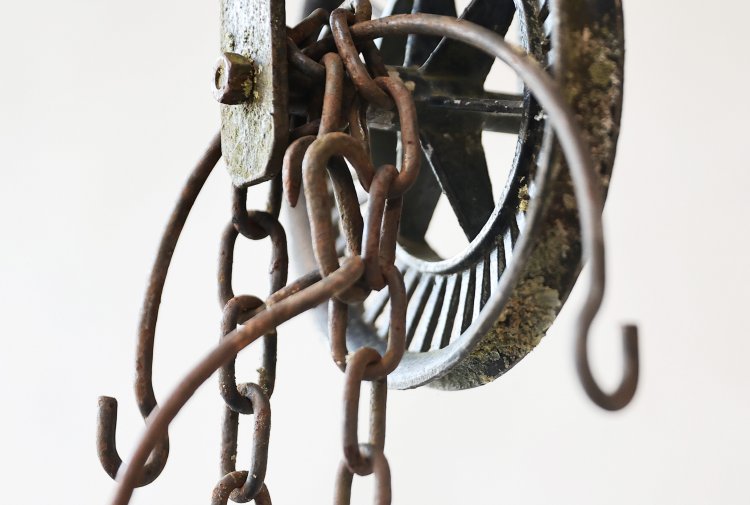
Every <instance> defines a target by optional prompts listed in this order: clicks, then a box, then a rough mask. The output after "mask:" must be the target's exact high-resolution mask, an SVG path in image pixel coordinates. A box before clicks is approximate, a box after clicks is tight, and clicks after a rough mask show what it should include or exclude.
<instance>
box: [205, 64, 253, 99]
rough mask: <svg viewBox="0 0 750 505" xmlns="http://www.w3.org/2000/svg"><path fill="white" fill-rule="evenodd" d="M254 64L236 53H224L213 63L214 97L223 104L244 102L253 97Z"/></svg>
mask: <svg viewBox="0 0 750 505" xmlns="http://www.w3.org/2000/svg"><path fill="white" fill-rule="evenodd" d="M254 78H255V65H254V64H253V60H251V59H250V58H247V57H245V56H242V55H241V54H237V53H224V54H223V55H222V56H221V57H220V58H219V59H218V60H217V61H216V65H214V86H213V92H214V98H216V100H218V101H219V102H221V103H223V104H225V105H237V104H241V103H245V102H247V101H249V100H250V99H252V97H253V83H254V82H253V81H254Z"/></svg>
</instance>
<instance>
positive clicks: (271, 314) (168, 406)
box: [111, 256, 365, 505]
mask: <svg viewBox="0 0 750 505" xmlns="http://www.w3.org/2000/svg"><path fill="white" fill-rule="evenodd" d="M364 268H365V267H364V262H363V261H362V258H360V257H359V256H353V257H350V258H347V259H346V260H344V261H343V262H342V264H341V267H340V268H339V269H338V270H336V271H335V272H333V273H331V274H330V275H328V276H326V277H325V278H323V279H321V280H319V281H317V282H316V283H314V284H311V285H307V283H308V282H309V281H310V280H312V279H314V278H315V276H314V275H306V276H305V277H303V278H301V279H300V281H301V283H302V285H306V286H307V287H304V288H302V289H301V290H297V289H288V290H287V289H284V290H280V291H279V292H277V293H276V299H275V300H276V301H275V302H274V303H273V304H271V303H269V302H267V303H266V307H267V309H266V310H264V311H263V312H261V313H259V314H258V315H257V316H255V317H254V318H253V319H251V320H249V321H248V322H247V323H246V324H245V325H244V326H243V327H241V328H238V329H237V330H235V331H233V332H232V333H229V334H228V335H226V336H225V337H224V339H222V341H221V342H220V343H219V345H217V346H216V347H214V348H213V350H211V352H209V353H208V354H207V355H206V356H204V357H203V358H202V359H201V360H200V361H199V362H198V364H197V365H195V367H193V368H192V369H191V370H190V372H188V374H187V375H186V376H185V377H184V378H183V379H182V380H181V381H180V382H179V383H178V384H177V387H176V388H175V389H174V391H173V392H172V394H170V395H169V396H168V397H167V399H166V400H165V401H164V402H163V403H162V405H161V406H160V407H159V409H157V410H156V411H155V412H154V415H153V416H151V418H150V419H149V423H148V426H147V427H146V431H145V432H144V434H143V437H142V438H141V440H140V441H139V443H138V445H137V446H136V448H135V451H134V452H133V457H132V460H131V462H130V464H129V465H128V466H127V467H126V469H125V472H124V473H123V475H122V478H121V479H120V480H119V486H118V487H117V490H116V492H115V496H114V497H113V499H112V502H111V503H112V505H125V504H127V503H128V502H129V501H130V497H131V496H132V495H133V490H134V489H135V488H136V487H137V486H136V484H137V481H138V477H139V475H140V474H141V471H142V469H143V465H144V463H145V462H146V459H147V458H148V456H149V454H150V453H151V450H152V448H153V447H154V446H155V445H156V444H157V443H158V442H159V440H160V439H161V438H162V437H163V436H164V435H165V434H166V432H167V428H168V427H169V424H170V423H171V422H172V420H173V419H174V418H175V416H177V414H178V413H179V412H180V410H181V409H182V407H183V406H184V405H185V404H186V403H187V401H188V400H189V399H190V398H191V397H192V396H193V394H194V393H195V392H196V391H197V390H198V388H199V387H200V386H201V385H202V384H203V383H204V382H206V380H208V378H209V377H211V375H212V374H213V373H214V372H215V371H216V370H218V369H219V367H221V366H222V365H223V364H225V363H227V362H228V361H229V360H230V359H232V358H233V357H234V356H235V355H236V354H237V353H239V352H240V351H241V350H242V349H244V348H245V347H247V346H248V345H250V344H251V343H253V342H254V341H256V340H257V339H258V338H260V337H261V336H262V335H263V334H265V333H268V332H269V331H270V330H272V329H273V328H275V327H277V326H279V325H280V324H281V323H283V322H285V321H288V320H289V319H291V318H293V317H295V316H298V315H299V314H301V313H303V312H305V311H307V310H310V309H312V308H313V307H316V306H318V305H320V304H321V303H323V302H325V301H327V300H328V299H329V298H331V297H332V296H335V295H338V294H339V293H342V292H344V291H346V290H347V289H349V288H350V287H351V286H352V285H353V284H354V283H355V282H357V281H358V280H359V278H360V277H362V274H363V272H364ZM280 293H283V294H284V295H288V297H287V298H285V299H279V294H280Z"/></svg>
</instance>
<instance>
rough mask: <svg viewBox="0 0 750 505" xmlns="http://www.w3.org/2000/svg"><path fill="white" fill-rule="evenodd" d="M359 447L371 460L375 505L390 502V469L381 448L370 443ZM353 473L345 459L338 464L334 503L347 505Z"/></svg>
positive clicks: (350, 495)
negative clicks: (374, 480)
mask: <svg viewBox="0 0 750 505" xmlns="http://www.w3.org/2000/svg"><path fill="white" fill-rule="evenodd" d="M360 449H361V451H362V452H363V453H365V454H366V455H367V456H368V459H369V460H370V461H371V467H372V473H373V474H374V475H375V479H376V483H377V485H376V486H375V497H374V502H375V505H390V503H391V469H390V467H389V466H388V460H387V459H386V458H385V454H383V451H382V450H378V449H377V448H374V447H372V446H371V445H370V444H362V445H361V446H360ZM353 480H354V474H353V472H352V471H351V470H350V469H349V467H348V466H347V464H346V461H342V462H341V464H340V465H339V471H338V474H337V475H336V489H335V491H334V493H335V494H334V498H333V503H334V505H349V503H350V502H351V497H352V481H353Z"/></svg>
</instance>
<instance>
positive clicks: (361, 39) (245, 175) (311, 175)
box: [98, 0, 638, 505]
mask: <svg viewBox="0 0 750 505" xmlns="http://www.w3.org/2000/svg"><path fill="white" fill-rule="evenodd" d="M305 14H306V17H305V18H304V19H303V20H302V21H301V22H300V23H299V24H297V25H296V26H294V27H291V28H289V27H287V26H286V13H285V5H284V2H283V1H282V0H221V37H220V40H221V57H220V58H219V60H218V62H217V64H216V66H215V68H214V74H213V87H214V90H213V92H214V96H215V97H216V99H217V100H218V101H219V102H220V103H221V120H222V124H221V134H220V135H219V136H217V137H216V138H215V139H214V140H213V141H212V143H211V145H210V147H209V149H208V151H207V153H206V155H205V157H204V158H203V159H202V160H201V162H200V163H199V164H198V165H197V166H196V168H195V170H194V172H193V174H192V175H191V176H190V178H189V179H188V182H187V184H186V186H185V189H184V190H183V192H182V193H181V195H180V199H179V200H178V203H177V205H176V207H175V210H174V212H173V214H172V216H171V218H170V221H169V223H168V225H167V229H166V230H165V233H164V236H163V238H162V243H161V246H160V248H159V253H158V255H157V259H156V261H155V263H154V268H153V271H152V275H151V279H150V281H149V288H148V290H147V294H146V298H145V300H144V304H143V307H144V310H143V315H142V319H141V325H140V327H139V340H138V350H137V366H136V371H137V376H136V397H137V400H138V404H139V408H140V410H141V414H142V415H143V417H144V419H145V420H147V429H146V434H145V435H144V437H143V438H142V440H141V442H140V444H139V445H138V447H137V448H136V451H135V452H134V456H133V461H132V462H131V464H130V465H128V467H127V468H126V469H125V470H124V472H123V473H122V475H120V474H119V473H118V472H119V471H120V468H121V466H123V462H122V459H121V458H120V456H119V454H118V451H117V448H116V444H115V428H116V412H117V410H116V407H117V404H116V401H115V400H114V399H112V398H107V397H103V398H102V399H100V418H99V431H98V448H99V457H100V459H101V461H102V464H103V466H104V467H105V469H106V471H107V472H108V473H109V474H110V475H111V476H112V477H113V478H114V477H115V476H117V477H118V480H120V486H119V488H118V492H117V494H116V496H115V499H114V501H113V503H114V504H115V505H125V504H126V503H127V502H128V500H129V499H130V496H131V494H132V491H133V489H134V488H135V487H138V486H143V485H147V484H149V483H150V482H151V481H153V480H154V479H155V478H156V477H157V476H158V475H159V473H160V472H161V471H162V469H163V468H164V465H165V464H166V460H167V455H168V451H169V439H168V435H167V428H168V426H169V424H170V422H171V421H172V419H174V417H175V416H176V415H177V413H178V412H179V411H180V409H181V408H182V406H184V404H185V403H186V402H187V401H188V399H189V398H190V397H191V396H192V394H193V393H194V392H195V390H196V389H197V388H198V387H199V386H200V384H202V383H203V382H205V381H206V380H207V379H208V378H209V377H210V376H211V375H212V374H213V373H214V372H216V371H219V384H220V391H221V395H222V397H223V399H224V401H225V404H226V405H225V408H224V409H225V416H224V426H223V435H222V458H221V459H222V464H221V479H220V481H219V482H218V484H217V485H216V487H215V488H214V493H213V497H212V504H215V505H223V504H226V503H227V500H228V499H232V500H235V501H237V502H243V503H244V502H247V501H250V500H255V501H256V503H264V504H270V491H269V489H268V488H267V487H266V485H265V483H264V481H265V472H266V463H267V457H268V441H269V436H270V417H271V407H270V402H269V399H270V396H271V394H272V393H273V389H274V381H275V374H276V341H277V340H276V339H277V327H279V326H280V325H281V324H282V323H284V322H286V321H288V320H290V319H292V318H293V317H296V316H297V315H300V314H302V313H304V312H307V311H314V312H315V313H316V315H317V316H318V317H319V319H321V321H325V322H327V333H328V335H329V338H330V345H331V355H332V357H333V361H334V363H335V364H336V366H338V367H339V368H340V369H341V370H342V371H343V372H344V373H345V380H344V395H343V396H344V412H343V419H344V421H343V437H342V439H343V440H342V441H343V444H342V445H343V458H342V462H341V465H340V468H339V472H338V474H337V477H336V492H335V503H337V504H346V503H348V502H349V498H350V490H351V484H352V479H353V476H354V475H355V474H357V475H369V474H374V475H375V477H376V480H377V489H376V494H375V500H376V503H382V504H387V503H390V498H391V496H390V492H391V487H390V469H389V466H388V461H387V459H386V456H385V421H386V416H385V411H386V405H387V389H388V388H398V389H407V388H415V387H419V386H422V385H430V386H433V387H438V388H442V389H466V388H471V387H475V386H479V385H482V384H486V383H488V382H490V381H492V380H494V379H496V378H497V377H499V376H500V375H502V374H503V373H505V372H506V371H507V370H509V369H510V368H511V367H513V366H514V365H515V364H516V363H518V362H519V361H520V360H521V359H523V357H525V356H526V355H527V354H528V353H529V352H530V351H531V350H532V349H533V348H534V347H535V346H536V345H537V344H538V343H539V342H540V340H541V339H542V337H543V336H544V334H545V332H546V331H547V330H548V328H549V327H550V326H551V325H552V323H553V321H554V320H555V318H556V317H557V314H558V312H559V311H560V309H561V308H562V305H563V303H564V302H565V300H566V299H567V297H568V295H569V294H570V291H571V289H572V287H573V285H574V283H575V282H576V278H577V277H578V273H579V272H580V269H581V265H582V262H583V261H588V262H589V264H590V269H591V275H590V280H589V285H588V290H587V292H586V294H585V300H584V304H583V307H582V309H580V311H579V313H578V317H577V319H576V326H575V332H576V335H575V337H576V357H577V365H578V371H579V376H580V379H581V381H582V383H583V386H584V389H585V390H586V392H587V394H588V395H589V397H590V398H591V399H592V400H593V401H594V402H595V403H596V404H597V405H599V406H601V407H602V408H605V409H608V410H618V409H620V408H622V407H624V406H625V405H627V403H628V402H629V401H630V400H631V399H632V397H633V395H634V393H635V388H636V385H637V379H638V347H637V333H636V330H635V327H632V326H628V327H626V328H625V329H624V332H623V336H624V340H623V341H624V344H625V357H626V360H625V364H626V366H625V372H624V374H623V379H622V381H621V383H620V385H619V387H618V388H617V390H615V391H614V392H612V393H607V392H604V391H602V390H601V389H600V388H599V386H598V385H597V383H596V382H595V381H594V378H593V376H592V374H591V370H590V367H589V363H588V358H587V339H588V332H589V328H590V326H591V323H592V320H593V318H594V317H595V316H596V313H597V312H598V309H599V306H600V304H601V301H602V297H603V293H604V245H603V232H602V223H601V212H602V206H603V200H604V197H605V196H606V192H607V189H608V185H609V178H610V175H611V171H612V166H613V163H614V156H615V150H616V145H617V137H618V133H619V123H620V114H621V110H622V83H623V64H624V43H623V26H622V10H621V6H620V2H619V1H618V0H499V1H498V0H474V1H472V2H471V3H469V5H468V7H466V9H465V10H464V11H463V12H462V13H460V15H458V13H457V11H456V6H455V4H454V2H453V1H452V0H430V1H427V0H410V1H406V0H393V1H391V2H390V3H389V5H388V6H387V7H385V8H384V9H383V11H382V12H381V13H380V14H381V17H379V18H378V17H377V16H376V17H373V9H372V6H371V4H370V2H369V0H346V1H344V2H343V3H341V4H340V3H339V2H338V1H335V2H334V1H327V0H309V1H308V2H307V4H306V12H305ZM514 19H515V20H517V23H518V31H519V35H520V37H519V38H520V43H521V46H520V48H515V47H514V46H512V45H510V44H509V43H507V42H506V41H505V39H504V38H505V35H506V33H507V32H508V30H509V27H510V26H511V23H512V22H513V21H514ZM380 39H382V41H381V40H380ZM376 41H378V42H376ZM497 59H499V60H502V61H503V62H504V63H505V64H507V65H508V66H509V67H510V68H511V69H512V70H513V71H514V72H516V74H517V75H518V77H519V78H520V80H521V81H523V83H524V88H523V90H522V91H521V92H519V93H516V94H513V93H496V92H491V91H487V90H486V89H485V81H486V79H487V77H488V74H489V73H490V69H491V67H492V66H493V64H494V63H495V61H496V60H497ZM484 132H500V133H506V134H512V135H516V136H517V143H516V149H515V157H514V159H513V162H512V166H511V167H510V169H509V170H508V171H507V172H508V178H507V180H506V181H504V183H503V184H502V190H499V191H496V192H495V193H493V188H492V177H491V176H490V174H491V172H492V171H493V170H496V169H497V167H495V166H493V165H492V163H490V162H489V161H488V159H487V157H486V155H485V151H484V148H483V144H482V136H483V133H484ZM222 156H223V158H224V159H225V162H226V165H227V168H228V170H229V173H230V176H231V179H232V182H233V188H232V191H233V206H232V217H231V221H230V223H229V224H228V225H227V227H226V229H225V231H224V234H223V236H222V242H221V249H220V250H221V252H220V262H219V264H220V266H219V272H218V285H219V303H220V305H221V308H222V314H223V317H222V333H221V336H220V339H219V343H218V344H217V346H216V347H215V348H214V349H213V350H212V351H211V352H210V353H209V354H207V355H206V356H205V357H204V358H203V359H202V360H201V361H200V362H199V363H198V365H196V366H195V367H194V368H193V369H192V370H191V371H190V372H189V373H188V375H186V377H185V378H184V379H183V381H181V382H180V383H179V384H178V387H177V388H176V389H175V391H174V392H173V393H172V394H171V395H170V396H169V397H168V398H167V400H166V401H165V402H163V403H162V405H161V408H157V401H156V397H155V394H154V390H153V385H152V381H151V374H152V365H153V350H154V338H155V326H156V319H157V316H158V309H159V301H160V299H161V294H162V290H163V287H164V283H165V280H166V274H167V270H168V268H169V263H170V260H171V256H172V253H173V251H174V248H175V246H176V243H177V239H178V237H179V234H180V232H181V230H182V227H183V225H184V224H185V220H186V218H187V215H188V213H189V211H190V208H191V206H192V204H193V202H194V201H195V199H196V197H197V196H198V193H199V192H200V189H201V187H202V185H203V183H204V182H205V180H206V178H207V177H208V175H209V173H210V172H211V170H212V168H213V166H214V165H215V164H216V163H217V161H218V160H219V158H220V157H222ZM264 182H265V183H266V184H267V186H266V187H267V188H268V200H267V202H265V208H262V209H259V208H257V207H258V206H257V205H253V206H252V207H255V209H249V208H248V202H247V188H248V187H249V186H252V185H258V184H261V183H264ZM441 197H445V198H446V199H447V201H448V202H449V204H450V208H451V210H452V211H453V214H454V216H455V219H456V221H457V222H458V224H459V225H460V227H461V230H462V231H463V233H464V235H465V237H466V240H467V244H468V245H466V246H465V247H464V248H463V249H462V250H461V251H460V252H458V253H456V254H450V255H445V254H443V255H441V254H440V253H439V251H437V250H436V248H435V247H434V245H433V244H431V243H430V239H429V238H428V236H427V231H428V228H430V227H431V226H440V223H437V224H436V223H433V221H435V220H436V219H439V218H438V217H437V216H436V214H435V210H436V206H437V205H438V201H439V200H440V198H441ZM283 200H285V201H286V202H287V204H288V207H287V208H286V210H285V211H284V213H285V214H286V215H283V216H281V219H280V214H281V213H282V201H283ZM284 221H286V222H287V223H288V224H289V227H288V230H290V231H289V233H288V234H287V231H285V228H284V226H283V225H282V222H284ZM240 237H244V238H245V239H249V240H268V241H269V242H270V246H271V249H272V255H271V257H272V259H271V265H270V274H271V275H270V290H269V291H270V295H269V296H268V297H267V298H266V299H265V300H263V299H261V298H258V297H256V296H253V295H252V294H235V292H234V291H233V289H232V270H233V264H234V261H235V258H234V246H235V243H236V241H237V240H238V239H239V238H240ZM288 239H289V246H290V247H289V248H288V247H287V240H288ZM290 262H291V263H292V264H293V265H294V266H295V267H296V270H297V271H299V272H301V273H302V275H301V276H300V277H297V278H296V279H294V280H291V281H289V279H288V278H287V277H288V276H287V274H288V265H289V263H290ZM256 340H262V341H263V345H264V352H263V364H262V366H261V368H260V369H259V370H258V371H259V376H258V378H257V380H256V381H255V382H248V383H238V382H237V377H236V370H235V358H236V356H237V354H238V353H239V352H240V351H241V350H242V349H244V348H245V347H247V346H248V345H250V344H252V343H253V342H255V341H256ZM366 381H369V382H372V384H373V387H372V388H371V393H370V394H371V398H370V410H371V412H370V416H369V418H370V437H369V440H368V441H365V442H360V440H359V437H358V433H359V430H358V428H359V414H358V409H359V396H360V388H361V385H362V383H363V382H366ZM240 415H253V416H254V417H255V425H254V426H255V428H254V431H253V435H252V437H253V438H252V442H253V445H252V455H253V457H252V460H251V466H250V469H249V470H247V471H241V470H237V469H236V458H237V447H238V440H239V439H238V433H239V432H238V426H239V416H240Z"/></svg>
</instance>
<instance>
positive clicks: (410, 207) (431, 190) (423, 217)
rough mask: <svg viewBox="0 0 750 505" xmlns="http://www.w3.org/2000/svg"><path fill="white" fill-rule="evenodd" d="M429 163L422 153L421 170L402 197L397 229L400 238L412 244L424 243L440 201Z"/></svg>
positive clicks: (438, 187) (437, 185) (438, 185)
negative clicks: (402, 217) (399, 226)
mask: <svg viewBox="0 0 750 505" xmlns="http://www.w3.org/2000/svg"><path fill="white" fill-rule="evenodd" d="M429 167H430V161H429V160H428V159H427V157H426V156H425V154H424V153H422V170H420V171H419V175H418V176H417V180H416V181H414V186H412V187H411V189H410V190H409V191H408V192H407V193H406V194H405V195H404V203H403V208H402V215H403V216H404V219H403V221H402V222H401V228H400V229H399V235H400V236H401V237H402V238H405V239H407V240H409V241H410V242H414V243H421V242H424V237H425V235H426V234H427V228H429V226H430V221H432V215H433V214H434V213H435V207H436V206H437V203H438V200H440V194H441V193H442V191H441V189H440V184H438V181H437V179H435V174H434V173H433V171H432V170H430V168H429Z"/></svg>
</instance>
